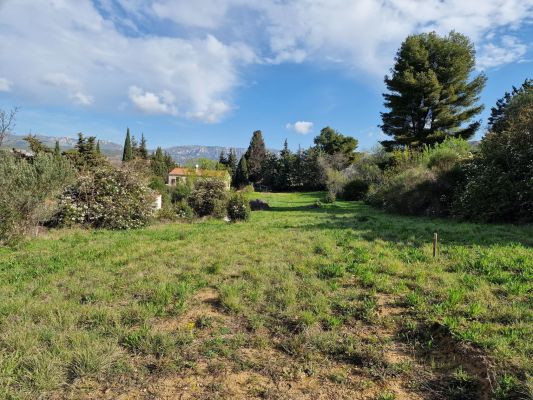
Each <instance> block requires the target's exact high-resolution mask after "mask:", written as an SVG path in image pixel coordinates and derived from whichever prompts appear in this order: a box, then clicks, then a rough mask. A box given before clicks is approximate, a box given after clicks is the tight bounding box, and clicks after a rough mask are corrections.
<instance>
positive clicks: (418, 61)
mask: <svg viewBox="0 0 533 400" xmlns="http://www.w3.org/2000/svg"><path fill="white" fill-rule="evenodd" d="M474 68H475V49H474V45H473V44H472V43H471V42H470V40H469V39H468V38H467V37H466V36H463V35H461V34H459V33H456V32H451V33H450V34H448V35H447V36H445V37H440V36H438V35H437V34H436V33H434V32H432V33H422V34H418V35H411V36H409V37H407V39H406V40H405V41H404V42H403V43H402V45H401V47H400V49H399V50H398V53H397V55H396V63H395V65H394V67H393V69H392V70H391V74H392V76H390V77H389V76H386V77H385V84H386V85H387V89H388V91H389V92H388V93H385V94H384V95H383V97H384V98H385V107H387V108H388V109H389V111H388V112H385V113H382V120H383V124H382V125H381V128H382V130H383V132H384V133H386V134H387V135H389V136H392V137H393V140H387V141H383V142H382V144H383V146H385V147H386V148H388V149H393V148H398V147H405V146H408V147H419V148H420V147H422V146H423V145H424V144H429V145H432V144H435V143H439V142H442V141H443V140H444V139H445V138H446V137H449V136H452V137H458V138H464V139H468V138H470V137H471V136H472V135H473V134H474V133H475V132H476V131H477V130H478V128H479V126H480V123H479V122H471V123H469V124H468V125H467V126H464V124H465V123H468V122H469V121H470V120H471V119H472V118H473V117H474V116H475V115H477V114H479V113H480V112H481V111H482V109H483V107H482V106H479V105H476V103H477V101H478V100H479V93H480V92H481V90H482V89H483V87H484V86H485V82H486V77H485V76H484V75H483V74H480V75H477V76H475V77H474V78H473V79H472V80H470V81H469V78H470V76H471V75H472V74H473V72H474Z"/></svg>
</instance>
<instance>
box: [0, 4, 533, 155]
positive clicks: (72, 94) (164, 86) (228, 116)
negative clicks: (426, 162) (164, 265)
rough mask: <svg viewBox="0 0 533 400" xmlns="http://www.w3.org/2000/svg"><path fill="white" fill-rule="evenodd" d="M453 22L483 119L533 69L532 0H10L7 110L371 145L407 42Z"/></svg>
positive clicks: (109, 131)
mask: <svg viewBox="0 0 533 400" xmlns="http://www.w3.org/2000/svg"><path fill="white" fill-rule="evenodd" d="M451 30H455V31H458V32H460V33H463V34H465V35H467V36H468V37H469V38H470V39H471V40H472V41H473V42H474V44H475V47H476V52H477V56H476V60H477V65H476V71H475V73H476V74H477V73H481V72H483V73H485V74H486V75H487V77H488V82H487V86H486V88H485V89H484V91H483V93H482V95H481V102H482V103H484V104H485V106H486V109H485V111H484V112H483V114H482V115H480V117H479V118H480V119H482V121H483V126H486V120H487V116H488V113H489V111H490V107H491V106H492V105H493V104H494V103H495V102H496V100H497V99H498V98H500V97H502V95H503V93H504V92H505V91H508V90H510V89H511V88H512V86H513V85H515V86H518V85H520V84H521V83H522V82H523V81H524V80H525V79H526V78H533V0H256V1H250V0H194V1H193V0H0V43H1V44H0V59H1V62H0V108H3V109H10V108H11V107H14V106H18V107H20V110H19V112H18V115H17V125H16V128H15V133H17V134H21V135H22V134H27V133H33V134H42V135H50V136H75V135H76V133H77V132H80V131H81V132H83V133H85V134H86V135H94V136H97V137H98V138H99V139H103V140H111V141H114V142H117V143H122V142H123V139H124V135H125V130H126V127H129V128H130V129H131V131H132V133H133V134H134V135H136V136H137V137H139V136H140V135H141V133H144V135H145V136H146V138H147V139H148V144H149V147H151V148H154V147H156V146H163V147H170V146H174V145H192V144H196V145H220V146H232V147H246V146H247V145H248V143H249V140H250V137H251V134H252V132H253V131H255V130H257V129H260V130H261V131H262V132H263V135H264V137H265V141H266V143H267V146H268V147H269V148H281V147H282V144H283V141H284V140H285V139H287V140H288V143H289V145H290V147H291V148H293V149H295V148H297V147H298V146H302V147H307V146H309V145H311V144H312V142H313V137H314V136H315V135H317V134H318V133H319V132H320V129H321V128H323V127H324V126H331V127H333V128H335V129H337V130H339V131H340V132H342V133H343V134H345V135H350V136H353V137H355V138H357V139H358V140H359V147H360V149H363V150H369V149H371V148H372V147H373V146H375V145H376V143H377V142H378V141H379V140H383V139H384V138H385V137H384V135H383V134H382V133H381V132H380V129H379V128H378V125H379V124H380V122H381V120H380V112H381V111H384V110H383V99H382V93H383V92H384V91H385V86H384V83H383V77H384V76H385V74H387V73H388V71H389V70H390V68H391V67H392V65H393V63H394V56H395V53H396V51H397V49H398V47H399V46H400V44H401V42H402V41H403V40H404V39H405V38H406V36H407V35H409V34H414V33H420V32H431V31H436V32H437V33H439V34H442V35H444V34H447V33H448V32H450V31H451ZM482 134H483V130H480V131H479V132H478V134H477V135H476V138H480V137H481V136H482Z"/></svg>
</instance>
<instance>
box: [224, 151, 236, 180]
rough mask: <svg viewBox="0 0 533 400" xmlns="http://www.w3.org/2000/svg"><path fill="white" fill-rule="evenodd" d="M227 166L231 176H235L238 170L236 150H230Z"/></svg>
mask: <svg viewBox="0 0 533 400" xmlns="http://www.w3.org/2000/svg"><path fill="white" fill-rule="evenodd" d="M226 165H227V168H228V172H229V174H230V176H234V175H235V171H236V170H237V153H236V152H235V149H230V151H229V153H228V158H227V164H226Z"/></svg>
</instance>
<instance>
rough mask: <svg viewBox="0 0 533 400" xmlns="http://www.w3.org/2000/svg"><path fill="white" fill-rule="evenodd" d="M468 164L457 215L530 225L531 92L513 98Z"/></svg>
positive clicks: (532, 187) (532, 208)
mask: <svg viewBox="0 0 533 400" xmlns="http://www.w3.org/2000/svg"><path fill="white" fill-rule="evenodd" d="M496 126H498V127H500V128H501V129H502V130H501V131H494V132H489V133H488V134H487V135H486V136H485V137H484V138H483V140H482V141H481V144H480V148H479V153H478V154H477V156H476V158H475V159H474V160H473V161H472V162H471V163H470V164H469V166H468V169H467V178H466V185H465V189H464V191H463V192H462V194H461V195H460V197H459V199H458V201H457V202H456V204H455V206H456V207H455V212H456V214H457V215H459V216H461V217H463V218H467V219H473V220H480V221H488V222H497V221H500V222H533V173H532V171H533V90H531V89H530V90H528V91H524V92H522V93H519V94H517V95H515V96H514V98H513V99H512V100H511V101H510V102H509V104H508V105H507V106H506V107H505V113H504V114H503V117H502V118H500V119H498V120H497V124H496Z"/></svg>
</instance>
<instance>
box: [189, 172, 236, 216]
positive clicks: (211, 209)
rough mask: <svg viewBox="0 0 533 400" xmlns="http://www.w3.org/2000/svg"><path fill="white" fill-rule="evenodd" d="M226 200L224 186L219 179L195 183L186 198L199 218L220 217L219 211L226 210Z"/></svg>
mask: <svg viewBox="0 0 533 400" xmlns="http://www.w3.org/2000/svg"><path fill="white" fill-rule="evenodd" d="M226 200H227V189H226V185H225V183H224V182H223V181H221V180H219V179H202V180H198V181H196V182H195V184H194V188H193V190H192V191H191V193H190V194H189V196H188V197H187V202H188V203H189V205H190V206H191V207H192V209H193V210H194V212H195V213H196V214H197V215H198V216H199V217H203V216H206V215H214V216H217V217H218V216H220V215H219V214H220V212H221V209H225V208H226V207H225V205H226Z"/></svg>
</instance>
